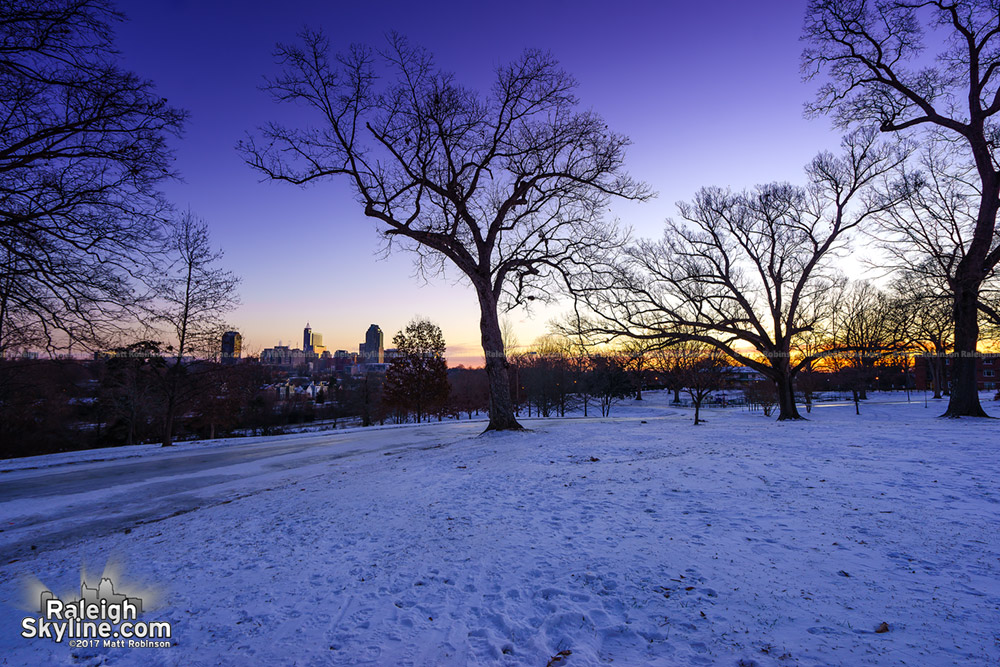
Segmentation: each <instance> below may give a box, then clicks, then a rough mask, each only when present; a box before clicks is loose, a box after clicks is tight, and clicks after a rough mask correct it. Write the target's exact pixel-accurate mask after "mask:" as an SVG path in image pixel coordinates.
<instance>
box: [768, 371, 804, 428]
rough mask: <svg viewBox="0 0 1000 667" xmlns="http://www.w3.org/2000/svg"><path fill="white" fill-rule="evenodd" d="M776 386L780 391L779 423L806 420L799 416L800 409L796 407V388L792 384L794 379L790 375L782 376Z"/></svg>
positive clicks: (776, 381) (777, 380)
mask: <svg viewBox="0 0 1000 667" xmlns="http://www.w3.org/2000/svg"><path fill="white" fill-rule="evenodd" d="M774 384H775V388H776V389H777V390H778V421H788V420H791V419H805V418H804V417H803V416H802V415H800V414H799V409H798V408H797V407H796V405H795V387H794V385H793V384H792V378H791V377H789V376H788V375H780V376H779V377H778V378H777V379H776V380H775V381H774Z"/></svg>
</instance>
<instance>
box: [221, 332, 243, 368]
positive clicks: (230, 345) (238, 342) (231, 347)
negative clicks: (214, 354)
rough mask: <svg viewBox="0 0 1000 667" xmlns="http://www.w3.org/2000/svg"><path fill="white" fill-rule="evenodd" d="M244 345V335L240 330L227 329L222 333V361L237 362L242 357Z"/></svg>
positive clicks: (225, 362) (226, 362)
mask: <svg viewBox="0 0 1000 667" xmlns="http://www.w3.org/2000/svg"><path fill="white" fill-rule="evenodd" d="M242 347H243V336H241V335H240V333H239V332H238V331H227V332H226V333H224V334H222V363H224V364H235V363H236V360H237V359H239V358H240V349H241V348H242Z"/></svg>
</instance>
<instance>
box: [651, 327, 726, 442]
mask: <svg viewBox="0 0 1000 667" xmlns="http://www.w3.org/2000/svg"><path fill="white" fill-rule="evenodd" d="M665 352H666V353H667V354H670V355H672V356H673V357H674V358H675V359H676V366H675V368H676V372H677V373H678V376H679V382H680V385H681V386H682V387H683V388H684V391H685V393H687V395H688V396H690V397H691V404H692V405H693V406H694V425H695V426H698V425H699V424H701V423H703V422H704V421H705V420H704V419H701V406H702V404H703V403H704V402H705V399H706V398H708V397H709V396H711V395H712V392H715V391H718V390H720V389H722V388H724V387H725V385H726V380H727V379H728V378H729V376H730V370H731V368H732V367H731V366H730V365H729V363H728V362H727V360H726V355H725V354H723V352H722V351H720V350H719V349H718V348H716V347H714V346H712V345H707V344H705V343H702V342H699V341H694V340H688V341H684V342H681V343H679V344H677V345H673V346H671V347H670V348H669V349H668V350H665Z"/></svg>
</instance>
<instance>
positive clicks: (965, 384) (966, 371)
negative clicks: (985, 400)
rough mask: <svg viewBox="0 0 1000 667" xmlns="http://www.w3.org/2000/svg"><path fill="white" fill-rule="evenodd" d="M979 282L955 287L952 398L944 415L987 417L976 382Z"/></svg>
mask: <svg viewBox="0 0 1000 667" xmlns="http://www.w3.org/2000/svg"><path fill="white" fill-rule="evenodd" d="M978 304H979V285H978V284H976V285H968V284H966V285H962V286H959V287H958V288H957V289H956V290H955V354H954V355H953V356H952V359H951V398H950V400H949V401H948V409H947V410H946V411H945V413H944V415H942V416H944V417H988V416H989V415H987V414H986V411H985V410H983V407H982V405H981V404H980V403H979V388H978V387H977V385H976V344H977V343H978V342H979V320H978V317H979V306H978Z"/></svg>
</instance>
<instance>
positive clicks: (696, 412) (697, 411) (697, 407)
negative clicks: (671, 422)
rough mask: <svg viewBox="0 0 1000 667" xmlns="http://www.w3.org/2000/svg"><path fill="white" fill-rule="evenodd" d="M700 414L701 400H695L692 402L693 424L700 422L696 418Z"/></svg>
mask: <svg viewBox="0 0 1000 667" xmlns="http://www.w3.org/2000/svg"><path fill="white" fill-rule="evenodd" d="M700 414H701V401H695V402H694V425H695V426H697V425H698V424H700V423H701V422H700V421H699V420H698V417H699V416H700Z"/></svg>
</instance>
